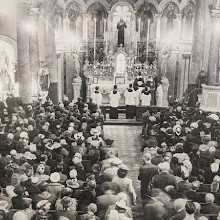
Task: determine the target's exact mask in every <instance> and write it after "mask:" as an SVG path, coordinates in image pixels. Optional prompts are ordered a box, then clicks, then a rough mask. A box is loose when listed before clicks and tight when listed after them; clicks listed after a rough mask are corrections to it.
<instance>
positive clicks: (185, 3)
mask: <svg viewBox="0 0 220 220" xmlns="http://www.w3.org/2000/svg"><path fill="white" fill-rule="evenodd" d="M190 2H192V3H194V5H196V1H195V0H183V1H182V2H181V3H180V6H179V9H180V11H181V12H182V11H183V9H184V8H185V7H186V6H187V4H188V3H190Z"/></svg>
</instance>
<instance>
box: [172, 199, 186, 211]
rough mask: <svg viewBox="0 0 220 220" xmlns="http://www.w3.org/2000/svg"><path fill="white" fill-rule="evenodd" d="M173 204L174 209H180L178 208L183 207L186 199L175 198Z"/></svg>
mask: <svg viewBox="0 0 220 220" xmlns="http://www.w3.org/2000/svg"><path fill="white" fill-rule="evenodd" d="M173 205H174V208H175V210H176V211H178V210H180V209H183V208H185V205H186V200H185V199H182V198H180V199H176V200H175V201H174V204H173Z"/></svg>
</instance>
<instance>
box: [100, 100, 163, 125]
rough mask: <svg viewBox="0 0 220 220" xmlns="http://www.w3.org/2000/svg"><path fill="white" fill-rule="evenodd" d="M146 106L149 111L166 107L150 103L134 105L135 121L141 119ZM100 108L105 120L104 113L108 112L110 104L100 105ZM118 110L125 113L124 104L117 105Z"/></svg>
mask: <svg viewBox="0 0 220 220" xmlns="http://www.w3.org/2000/svg"><path fill="white" fill-rule="evenodd" d="M147 107H148V108H149V109H150V112H151V111H154V110H157V111H160V110H162V109H166V108H167V107H162V106H155V105H152V106H137V107H136V120H137V121H141V120H142V114H143V113H144V112H146V109H147ZM100 109H101V110H102V113H103V115H104V120H106V114H107V113H109V111H110V105H109V104H107V105H101V106H100ZM118 111H119V113H124V114H125V111H126V105H120V106H119V107H118Z"/></svg>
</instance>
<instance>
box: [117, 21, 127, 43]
mask: <svg viewBox="0 0 220 220" xmlns="http://www.w3.org/2000/svg"><path fill="white" fill-rule="evenodd" d="M125 28H127V24H126V23H125V22H124V21H123V18H122V17H121V18H120V21H119V22H118V24H117V29H118V47H120V45H122V46H123V47H124V45H125V42H124V29H125Z"/></svg>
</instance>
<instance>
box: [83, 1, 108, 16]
mask: <svg viewBox="0 0 220 220" xmlns="http://www.w3.org/2000/svg"><path fill="white" fill-rule="evenodd" d="M94 3H99V4H101V5H103V6H104V8H105V10H106V11H108V10H109V8H110V7H109V4H108V2H107V1H106V0H100V1H99V0H89V1H88V2H86V7H87V8H86V12H87V13H88V9H89V7H90V6H91V5H92V4H94Z"/></svg>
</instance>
